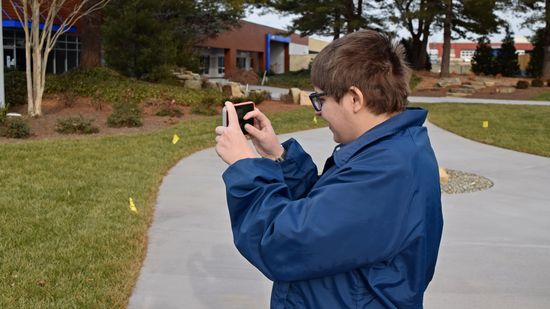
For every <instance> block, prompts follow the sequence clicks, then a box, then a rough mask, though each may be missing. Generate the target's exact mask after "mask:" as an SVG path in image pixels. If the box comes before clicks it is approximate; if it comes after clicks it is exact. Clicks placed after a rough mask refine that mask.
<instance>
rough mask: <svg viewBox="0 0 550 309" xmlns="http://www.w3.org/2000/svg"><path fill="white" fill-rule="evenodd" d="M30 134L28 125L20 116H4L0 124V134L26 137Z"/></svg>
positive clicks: (10, 136) (11, 136) (9, 136)
mask: <svg viewBox="0 0 550 309" xmlns="http://www.w3.org/2000/svg"><path fill="white" fill-rule="evenodd" d="M29 135H30V129H29V125H28V124H27V123H26V122H25V120H23V119H22V118H20V117H6V118H5V119H4V120H3V121H2V125H0V136H4V137H8V138H26V137H29Z"/></svg>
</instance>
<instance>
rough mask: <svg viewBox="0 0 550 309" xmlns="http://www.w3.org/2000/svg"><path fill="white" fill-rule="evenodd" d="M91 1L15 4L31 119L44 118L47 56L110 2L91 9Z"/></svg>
mask: <svg viewBox="0 0 550 309" xmlns="http://www.w3.org/2000/svg"><path fill="white" fill-rule="evenodd" d="M91 1H92V0H12V2H11V4H12V6H13V9H14V10H15V13H16V14H17V18H18V19H19V21H20V22H21V25H22V26H23V30H24V32H25V60H26V76H27V101H28V113H29V115H30V116H32V117H39V116H41V115H42V96H43V94H44V88H45V85H46V66H47V61H48V55H49V54H50V52H51V51H52V49H53V48H54V46H55V44H56V42H57V40H58V39H59V37H60V36H61V35H62V34H64V33H66V32H67V31H69V29H70V28H71V27H73V26H74V25H75V24H76V22H77V21H78V20H79V19H80V18H82V17H83V16H85V15H88V14H90V13H92V12H94V11H97V10H99V9H102V8H103V7H105V5H106V4H107V3H108V2H109V0H99V1H93V2H95V3H93V4H92V5H89V3H91ZM60 12H63V14H62V15H63V18H64V19H63V20H62V21H61V23H60V24H59V25H56V27H55V29H54V21H55V20H56V18H57V17H58V15H59V13H60ZM41 22H42V25H41ZM41 26H42V27H41ZM41 28H42V29H41Z"/></svg>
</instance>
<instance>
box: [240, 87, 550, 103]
mask: <svg viewBox="0 0 550 309" xmlns="http://www.w3.org/2000/svg"><path fill="white" fill-rule="evenodd" d="M249 89H251V90H252V89H258V90H266V91H269V92H270V93H271V97H272V98H273V99H275V100H278V99H279V98H280V97H281V95H283V94H287V93H288V89H287V88H279V87H270V86H258V85H249ZM409 101H410V102H413V103H484V104H513V105H547V106H550V101H533V100H495V99H476V98H470V97H468V98H457V97H415V96H409Z"/></svg>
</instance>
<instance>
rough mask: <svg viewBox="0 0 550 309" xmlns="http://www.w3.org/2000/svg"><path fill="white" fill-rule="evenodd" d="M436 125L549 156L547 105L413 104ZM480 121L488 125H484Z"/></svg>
mask: <svg viewBox="0 0 550 309" xmlns="http://www.w3.org/2000/svg"><path fill="white" fill-rule="evenodd" d="M414 105H415V106H418V105H419V106H422V107H424V108H427V109H428V110H429V111H430V113H429V116H428V117H429V120H430V121H431V122H432V123H434V124H435V125H437V126H439V127H441V128H443V129H446V130H448V131H451V132H453V133H456V134H458V135H461V136H464V137H466V138H469V139H472V140H476V141H479V142H482V143H485V144H490V145H495V146H498V147H503V148H508V149H513V150H517V151H521V152H527V153H532V154H537V155H541V156H546V157H550V106H528V105H496V104H414ZM483 121H489V127H488V128H486V129H485V128H483V127H482V123H483Z"/></svg>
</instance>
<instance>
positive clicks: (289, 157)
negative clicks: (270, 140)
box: [280, 138, 319, 199]
mask: <svg viewBox="0 0 550 309" xmlns="http://www.w3.org/2000/svg"><path fill="white" fill-rule="evenodd" d="M283 147H284V148H285V151H286V155H285V160H284V161H283V162H281V163H280V165H281V169H282V172H283V177H284V182H285V184H286V185H287V186H288V189H289V191H290V198H291V199H299V198H302V197H303V196H305V195H306V194H307V193H308V192H309V190H310V189H311V187H313V185H314V184H315V183H316V182H317V180H318V179H319V175H318V171H317V166H316V165H315V163H313V160H312V159H311V156H310V155H309V154H307V153H306V152H305V151H304V149H303V148H302V147H301V146H300V144H299V143H298V142H297V141H296V140H295V139H293V138H291V139H289V140H287V141H286V142H284V143H283Z"/></svg>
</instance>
